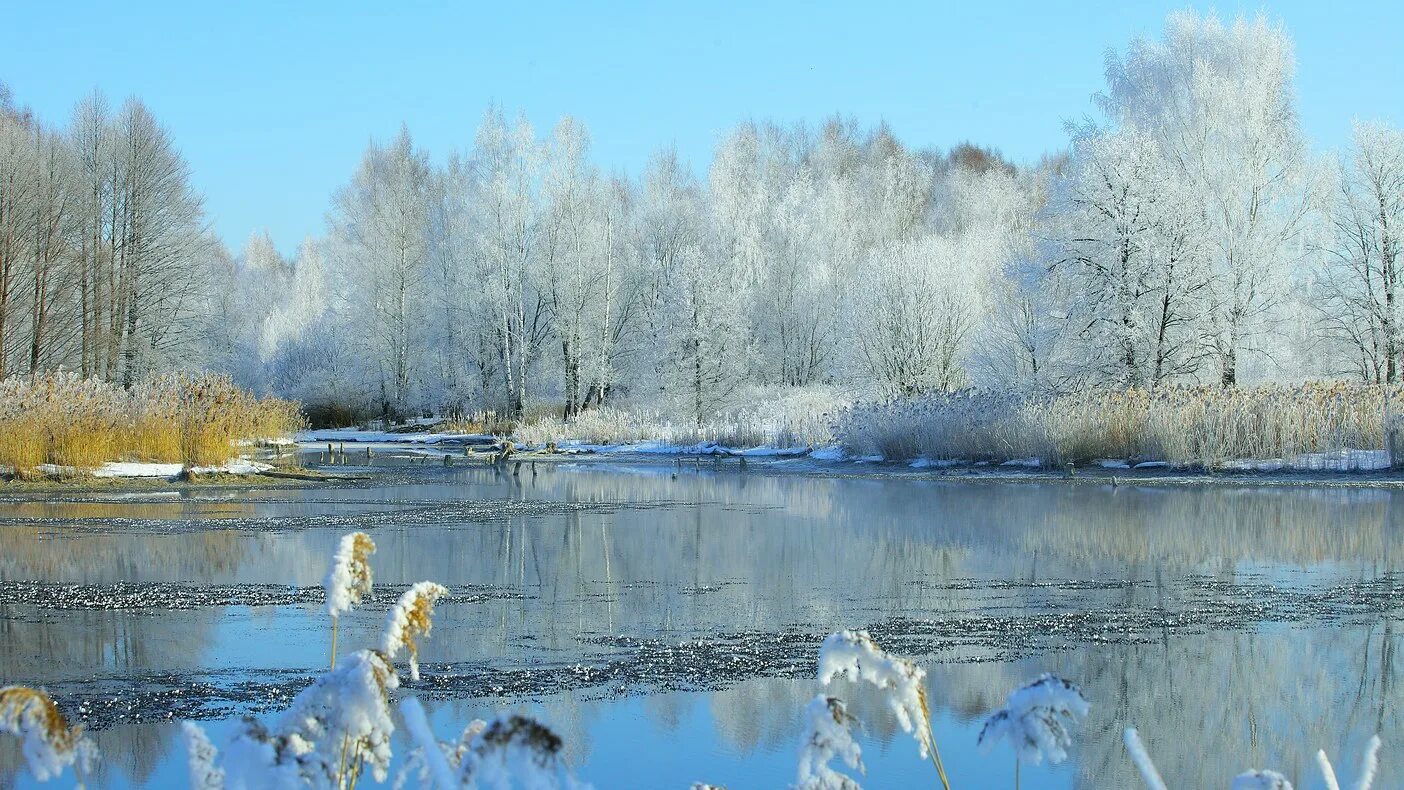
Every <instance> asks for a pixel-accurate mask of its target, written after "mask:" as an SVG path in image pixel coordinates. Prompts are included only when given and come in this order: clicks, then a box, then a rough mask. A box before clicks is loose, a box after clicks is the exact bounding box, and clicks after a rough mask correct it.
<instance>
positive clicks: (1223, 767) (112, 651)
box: [0, 459, 1404, 790]
mask: <svg viewBox="0 0 1404 790" xmlns="http://www.w3.org/2000/svg"><path fill="white" fill-rule="evenodd" d="M383 463H386V464H387V466H386V467H384V468H380V469H377V470H376V471H375V475H374V478H373V479H372V480H370V481H366V482H364V483H362V484H359V485H356V486H343V487H324V488H308V489H294V490H288V489H281V490H279V489H268V490H252V491H238V492H234V491H228V490H218V489H207V490H206V489H198V488H197V489H194V490H190V491H185V492H182V493H179V494H174V495H172V494H170V493H158V492H150V491H148V492H138V493H127V494H117V493H106V492H93V493H84V494H77V493H75V494H71V495H48V496H40V495H33V496H28V497H23V498H20V497H11V498H8V499H6V500H4V501H3V502H0V635H3V639H0V685H4V684H8V683H22V684H27V685H34V686H43V687H45V688H46V689H47V690H48V691H49V692H51V693H52V694H53V695H54V697H55V698H56V699H57V700H58V701H59V703H60V705H61V706H62V707H63V708H64V710H65V711H66V712H68V713H70V714H75V715H76V716H77V717H78V718H80V719H82V720H84V721H86V722H87V723H88V726H89V727H90V728H91V729H93V730H94V731H95V736H96V740H97V743H98V746H99V748H100V749H101V750H102V754H103V769H102V771H103V773H102V775H101V777H100V783H101V784H102V785H103V786H114V787H123V786H153V787H154V786H171V785H181V784H184V772H185V758H184V754H183V747H182V745H181V741H180V738H179V735H178V727H177V726H176V724H175V723H174V722H175V720H176V719H180V718H193V719H200V720H203V721H204V722H205V723H206V724H207V725H208V727H209V729H210V730H211V735H212V737H213V739H214V740H215V742H216V743H217V744H219V743H221V742H222V734H223V732H224V730H225V729H226V728H227V726H228V723H229V722H231V721H235V720H237V719H238V718H239V717H240V716H243V715H246V714H254V715H267V714H269V713H271V712H273V711H275V710H279V709H281V708H282V707H283V706H284V705H285V703H286V701H287V700H288V698H290V697H291V696H292V695H294V694H295V693H296V692H297V691H298V690H299V689H300V688H301V687H302V686H303V685H304V684H305V683H306V682H307V681H308V679H309V678H310V677H311V676H312V675H314V674H316V673H317V672H318V671H320V670H321V669H323V668H324V667H325V664H326V660H327V645H328V639H329V621H328V619H327V618H326V617H325V615H324V613H323V611H322V609H321V606H320V602H321V592H320V585H321V582H322V578H323V576H324V575H325V573H326V567H327V564H328V561H329V558H330V556H331V554H332V551H333V549H334V546H335V544H336V542H337V539H338V538H339V537H340V536H341V535H342V534H344V533H346V532H348V531H351V530H355V529H360V530H364V531H366V532H368V533H370V535H371V536H372V537H373V538H374V540H375V542H376V543H377V544H378V547H379V551H378V552H377V553H376V554H375V555H374V557H373V558H372V565H373V567H374V569H375V581H376V588H377V595H376V597H375V600H374V601H372V602H370V603H368V604H366V605H363V606H362V607H361V608H360V609H358V610H356V611H355V612H354V613H352V614H351V615H349V616H347V617H344V618H343V620H342V626H341V635H340V645H341V646H342V649H343V650H350V649H354V648H356V647H360V646H366V645H369V644H370V643H371V642H372V641H373V640H374V639H375V635H376V634H377V633H378V631H379V628H380V626H381V623H382V621H383V618H384V613H385V611H386V609H387V608H388V607H389V605H390V603H391V602H392V601H393V595H395V594H398V592H400V591H401V590H403V589H404V587H405V586H406V585H408V584H410V583H412V582H415V581H419V580H421V579H431V580H434V581H438V582H441V583H443V584H445V585H448V586H449V587H450V589H451V591H452V597H451V598H448V599H445V600H443V601H441V602H440V604H439V606H438V607H437V615H436V618H435V626H434V630H433V635H432V637H431V638H430V639H429V640H428V641H427V642H426V643H424V644H423V645H422V649H421V663H422V665H423V679H422V680H421V681H420V682H419V683H413V682H410V681H409V679H408V676H407V674H406V676H405V678H404V685H403V687H402V689H401V691H400V696H405V695H416V696H419V697H420V698H421V699H423V700H424V701H425V703H426V706H427V707H428V708H429V709H430V711H431V714H432V718H433V721H434V723H435V726H436V729H437V730H438V734H439V736H440V737H441V738H449V737H451V736H454V737H456V735H457V733H458V732H459V731H460V730H461V729H462V727H463V725H464V724H466V723H467V722H468V721H469V720H470V719H471V718H473V717H478V716H482V717H485V716H488V715H489V714H490V713H491V712H493V711H495V710H500V709H503V708H515V707H521V708H525V709H529V710H531V711H533V712H534V713H535V714H536V715H538V716H539V717H540V718H541V719H542V720H543V721H544V722H545V723H547V724H549V725H550V726H551V727H553V728H554V729H555V730H556V731H557V732H558V733H559V734H560V735H561V736H562V738H563V739H564V741H565V750H566V753H567V755H568V757H569V760H570V762H571V764H572V765H573V766H574V768H575V770H576V773H577V775H578V776H579V777H580V778H581V779H583V780H586V781H589V782H591V783H593V784H594V785H595V786H596V787H600V788H610V787H648V788H666V787H673V788H687V787H688V786H689V785H690V784H691V783H692V782H694V781H707V782H711V783H713V784H717V785H726V786H727V787H729V788H732V790H739V789H740V788H752V787H755V788H776V787H783V786H785V785H786V784H787V783H788V782H790V781H792V780H793V777H794V765H795V755H796V751H797V747H798V740H799V737H800V730H801V720H800V712H801V709H802V707H803V706H804V704H805V702H807V701H808V700H809V699H810V698H811V697H812V696H813V695H814V694H815V692H816V686H815V684H814V682H813V680H812V676H813V673H814V669H815V661H816V655H817V649H818V645H819V642H820V641H821V640H822V638H823V637H824V636H825V635H826V634H828V633H830V632H832V631H835V630H838V629H842V628H867V629H869V630H870V631H871V632H872V633H873V635H874V637H875V638H876V639H877V640H878V641H879V642H880V643H881V644H882V645H883V646H884V647H886V648H888V649H889V650H891V651H893V652H896V653H899V654H902V655H906V656H908V657H911V658H913V659H915V660H916V661H917V662H918V663H920V664H921V665H922V666H924V667H926V668H927V669H928V671H929V696H930V699H931V702H932V709H933V717H934V729H935V732H936V736H937V739H938V743H939V744H940V747H941V750H942V754H943V756H944V758H945V760H946V765H947V770H948V772H949V773H950V776H951V781H952V785H953V787H956V788H976V787H991V786H1011V785H1012V775H1013V770H1012V753H1011V752H1010V750H1009V748H1008V747H1007V746H1004V745H1000V746H998V747H996V748H995V749H994V750H993V751H992V752H991V753H989V754H982V753H980V752H979V751H978V750H977V749H976V748H975V737H976V734H977V733H978V732H979V728H980V725H981V723H982V721H983V718H984V717H985V716H986V715H987V714H988V713H989V712H991V711H992V710H993V709H995V708H997V707H999V705H1000V704H1002V701H1003V698H1004V696H1005V695H1006V694H1007V693H1008V691H1009V690H1010V689H1011V688H1013V687H1014V686H1016V685H1018V684H1020V683H1022V682H1023V681H1025V680H1027V679H1030V678H1032V677H1034V676H1036V675H1037V674H1039V673H1040V672H1044V671H1051V672H1054V673H1057V674H1060V675H1063V676H1065V677H1067V678H1069V679H1070V680H1073V681H1074V682H1077V683H1080V684H1081V685H1082V686H1083V689H1084V692H1085V694H1086V696H1087V698H1088V699H1089V700H1090V702H1091V704H1092V712H1091V715H1090V717H1089V718H1088V720H1087V722H1086V724H1085V726H1083V727H1082V728H1081V731H1080V732H1079V734H1078V739H1077V745H1076V746H1075V747H1074V749H1073V750H1072V757H1071V759H1070V760H1069V761H1068V762H1067V763H1065V764H1063V765H1061V766H1056V767H1048V766H1041V767H1037V768H1031V767H1025V769H1024V771H1023V786H1024V787H1026V788H1030V787H1050V788H1073V787H1135V786H1137V783H1136V782H1137V780H1136V779H1135V775H1134V773H1133V769H1132V767H1131V764H1130V761H1129V760H1128V759H1127V758H1126V756H1125V751H1124V749H1123V747H1122V743H1121V733H1122V729H1123V728H1124V727H1126V726H1128V725H1134V726H1137V727H1138V728H1139V729H1140V731H1141V734H1142V738H1143V739H1144V740H1145V741H1146V744H1147V747H1148V748H1149V750H1150V752H1151V754H1152V755H1153V756H1154V757H1155V759H1156V762H1157V764H1158V765H1159V767H1160V769H1161V771H1162V772H1163V773H1164V775H1165V778H1166V779H1167V781H1168V782H1169V783H1170V785H1171V786H1181V787H1226V786H1227V785H1228V783H1229V780H1230V778H1231V777H1232V776H1234V775H1235V774H1237V773H1238V772H1240V771H1242V770H1244V769H1247V768H1252V767H1271V768H1275V769H1277V770H1279V771H1282V772H1283V773H1285V774H1286V775H1287V776H1288V777H1289V778H1291V779H1293V780H1294V782H1297V783H1298V787H1315V786H1317V785H1318V784H1319V781H1320V780H1319V776H1318V775H1317V774H1316V768H1315V762H1314V755H1315V752H1316V750H1317V749H1318V748H1325V749H1326V751H1327V752H1328V753H1329V754H1331V756H1332V757H1333V759H1334V760H1335V762H1336V766H1337V770H1338V771H1340V772H1341V773H1342V774H1344V776H1343V779H1344V777H1353V776H1354V774H1355V765H1356V763H1357V761H1358V759H1359V753H1360V751H1361V750H1362V749H1363V748H1364V745H1365V742H1366V741H1367V740H1368V738H1369V737H1370V735H1372V734H1374V733H1376V732H1379V734H1380V735H1381V736H1382V738H1383V740H1384V743H1385V747H1384V751H1383V753H1382V757H1383V760H1382V763H1383V764H1382V774H1381V778H1380V781H1379V782H1378V783H1377V786H1381V787H1390V786H1395V785H1397V784H1399V783H1400V782H1401V781H1404V776H1402V775H1401V773H1400V768H1399V761H1398V759H1397V756H1398V755H1399V754H1400V752H1399V751H1397V749H1399V748H1401V747H1404V732H1401V721H1400V718H1399V710H1400V708H1399V703H1400V702H1401V692H1400V690H1399V688H1400V684H1399V680H1400V679H1399V678H1398V677H1397V675H1398V670H1399V668H1400V667H1399V664H1400V663H1401V662H1396V661H1395V649H1396V647H1397V643H1398V635H1397V634H1396V633H1395V631H1394V621H1395V620H1396V619H1399V617H1400V614H1401V611H1400V610H1401V608H1402V607H1404V594H1402V593H1404V575H1401V574H1399V573H1398V571H1397V569H1396V568H1395V567H1394V561H1395V558H1396V557H1397V556H1404V555H1402V554H1401V550H1404V540H1402V539H1401V532H1402V531H1404V523H1401V522H1404V493H1401V492H1396V491H1390V490H1383V489H1369V488H1346V487H1325V486H1322V487H1313V486H1309V485H1308V486H1292V487H1281V488H1270V487H1236V486H1231V485H1214V486H1189V487H1168V486H1156V485H1126V484H1122V485H1120V486H1119V487H1113V486H1112V485H1110V484H1108V483H1106V482H1104V481H1082V482H1078V483H1067V482H1059V481H1044V482H1008V481H994V480H963V479H952V478H928V477H920V476H915V475H912V474H910V473H907V474H902V475H890V476H888V475H882V474H857V473H825V472H822V471H816V470H815V469H814V467H812V466H810V465H808V464H809V462H783V461H777V462H771V463H757V462H753V463H752V464H751V465H750V468H749V469H747V470H740V469H737V468H736V467H735V466H733V465H727V466H724V467H716V466H713V465H712V463H711V462H710V461H704V462H703V463H702V464H701V465H700V467H697V466H693V465H691V464H687V465H684V466H683V467H682V469H681V470H679V471H677V472H675V471H674V469H673V467H672V466H671V465H670V464H669V463H637V464H633V463H626V462H621V463H605V462H599V461H593V462H586V463H553V464H547V463H542V464H538V465H537V468H536V469H535V470H534V471H533V470H532V469H531V468H530V467H529V466H524V467H523V468H522V470H521V474H520V476H519V477H517V476H513V475H511V474H510V473H505V474H504V473H501V472H499V471H497V470H494V469H491V468H483V467H470V468H464V467H457V468H452V469H445V468H442V467H439V466H424V467H418V466H403V465H395V460H394V459H384V461H383ZM850 468H851V467H850ZM840 696H844V697H845V698H847V699H849V701H850V704H851V709H852V710H853V712H855V713H856V714H857V715H858V717H859V718H860V719H862V720H863V722H864V729H863V731H862V732H861V733H860V734H859V740H860V743H862V744H863V747H864V756H865V759H866V761H867V763H868V775H867V777H866V779H864V786H866V787H873V788H882V787H910V786H927V787H930V786H937V782H936V779H935V775H934V772H933V770H932V768H931V766H930V764H929V763H927V762H924V761H923V760H921V759H920V757H919V756H918V754H917V751H916V748H915V746H914V743H913V741H912V740H911V738H910V737H909V736H907V735H906V734H904V733H902V732H901V731H900V730H899V729H897V727H896V723H895V721H893V720H892V719H891V718H890V716H888V715H886V714H885V713H884V711H883V709H881V708H880V706H879V705H878V704H877V703H876V702H875V701H874V700H873V699H871V698H870V697H868V696H866V695H864V694H862V693H861V689H852V688H847V689H840ZM399 751H400V750H399V749H397V752H399ZM32 784H33V781H32V779H30V778H29V777H28V776H27V775H26V774H25V773H24V772H23V770H22V769H21V764H20V758H19V752H18V747H17V744H16V742H15V741H14V739H11V738H5V739H0V787H9V786H19V787H28V786H31V785H32Z"/></svg>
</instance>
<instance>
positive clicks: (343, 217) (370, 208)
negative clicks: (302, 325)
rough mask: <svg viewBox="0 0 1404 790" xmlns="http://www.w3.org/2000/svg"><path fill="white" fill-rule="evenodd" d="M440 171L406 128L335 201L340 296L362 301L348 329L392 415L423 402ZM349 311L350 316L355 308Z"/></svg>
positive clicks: (369, 152)
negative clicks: (434, 216)
mask: <svg viewBox="0 0 1404 790" xmlns="http://www.w3.org/2000/svg"><path fill="white" fill-rule="evenodd" d="M437 189H438V185H437V184H436V177H435V174H434V172H433V169H432V168H431V167H430V165H429V161H428V156H427V154H425V153H424V152H423V151H422V150H420V149H417V148H416V147H415V146H414V141H413V139H412V138H411V137H410V134H409V130H408V129H406V128H402V129H401V130H400V133H399V134H398V135H397V136H396V137H395V139H394V140H393V141H391V142H390V143H389V144H388V145H384V146H382V145H379V144H376V143H374V142H372V143H371V144H370V146H369V147H368V148H367V149H366V153H365V155H364V157H363V158H362V160H361V165H360V167H359V168H358V169H357V171H356V174H355V176H354V177H353V178H352V180H351V183H350V184H348V185H347V186H346V187H344V188H342V189H341V190H340V191H339V192H338V193H337V194H336V196H335V198H334V201H333V211H332V215H331V220H330V221H331V239H330V249H331V254H332V257H333V260H334V261H335V268H334V277H335V278H336V281H337V285H338V287H339V289H340V298H341V299H344V300H345V301H346V302H347V303H348V304H351V305H354V306H355V308H356V313H357V315H356V317H355V319H354V323H355V324H356V327H355V330H354V331H353V332H351V333H349V337H351V338H352V339H353V342H355V343H357V344H358V345H359V346H360V348H361V350H362V351H363V352H364V361H365V370H364V371H362V374H363V375H365V376H367V377H368V379H369V381H368V382H367V383H368V384H370V386H371V387H372V388H373V390H372V393H371V397H372V400H373V401H374V402H375V403H376V404H377V405H378V407H379V410H380V411H381V412H382V413H383V414H386V415H404V414H406V413H408V412H409V411H411V410H413V409H416V408H421V407H422V406H423V405H424V404H423V403H421V401H420V400H419V399H418V398H419V395H420V393H418V392H417V390H416V388H417V387H418V385H419V383H420V380H421V377H422V376H423V365H424V349H425V345H424V339H425V333H424V331H423V327H424V315H425V312H426V310H425V307H426V283H427V281H428V277H429V247H430V228H431V223H430V219H431V207H432V205H433V202H434V201H435V199H436V190H437ZM348 318H350V316H348Z"/></svg>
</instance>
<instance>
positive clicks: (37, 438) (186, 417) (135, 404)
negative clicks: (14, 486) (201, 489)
mask: <svg viewBox="0 0 1404 790" xmlns="http://www.w3.org/2000/svg"><path fill="white" fill-rule="evenodd" d="M302 424H303V420H302V415H301V412H300V411H299V409H298V406H297V405H296V404H294V403H290V402H288V401H283V400H279V399H276V398H258V397H255V396H253V395H251V394H249V393H247V392H245V391H243V390H241V389H239V388H238V387H236V386H235V385H234V383H233V382H232V381H231V380H230V379H229V377H227V376H222V375H216V374H168V375H165V376H160V377H157V378H154V379H150V380H148V381H146V382H143V383H141V384H139V385H137V386H135V387H133V388H132V389H130V390H124V389H122V388H121V387H119V386H117V385H114V384H109V383H106V382H102V381H98V380H96V379H83V378H81V377H79V376H76V375H74V374H71V373H51V374H44V375H39V376H33V377H28V376H26V377H15V378H8V379H4V380H3V381H0V467H7V468H8V469H9V470H11V471H12V472H13V473H14V474H16V475H17V476H22V477H23V476H29V475H32V474H34V473H35V471H36V470H38V469H39V468H40V467H42V466H43V465H45V464H51V465H53V466H54V467H58V468H61V469H65V470H67V469H71V470H88V469H95V468H97V467H99V466H101V465H102V464H104V463H106V462H108V461H118V460H131V461H156V462H166V463H183V464H186V465H189V466H198V465H215V464H221V463H224V462H225V461H227V460H229V459H230V458H231V457H234V456H236V455H238V447H239V446H240V445H241V444H243V443H248V442H252V441H258V440H262V439H273V438H280V437H284V436H289V435H291V434H292V433H293V432H294V431H296V430H298V429H299V428H300V427H301V426H302Z"/></svg>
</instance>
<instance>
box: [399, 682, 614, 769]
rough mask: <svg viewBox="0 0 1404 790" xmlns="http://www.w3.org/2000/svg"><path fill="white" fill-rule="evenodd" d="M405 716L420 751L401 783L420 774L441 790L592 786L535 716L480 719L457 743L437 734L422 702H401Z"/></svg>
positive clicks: (413, 756) (465, 730) (412, 738)
mask: <svg viewBox="0 0 1404 790" xmlns="http://www.w3.org/2000/svg"><path fill="white" fill-rule="evenodd" d="M400 714H401V716H402V717H403V718H404V720H405V729H407V730H408V731H409V734H410V738H411V740H412V741H413V743H414V744H415V749H414V752H413V753H412V754H411V755H410V756H409V758H408V759H407V760H406V763H405V766H404V768H403V769H402V770H401V772H400V776H399V779H398V780H397V784H399V783H400V782H403V781H404V780H406V779H408V778H409V777H410V776H412V775H414V774H416V773H417V774H418V779H419V781H420V784H421V785H422V786H426V787H433V788H438V789H439V790H457V789H458V788H480V787H481V788H507V787H529V788H537V789H538V790H575V789H576V788H579V790H585V788H588V785H585V784H582V783H581V782H579V781H577V780H576V779H575V777H574V776H572V775H571V773H570V771H569V770H568V768H567V766H566V764H565V761H564V760H563V759H562V757H561V747H562V741H561V738H560V736H558V735H556V733H554V732H552V731H551V729H550V728H549V727H547V726H546V725H544V724H542V723H541V722H539V721H537V720H535V719H533V718H531V717H530V716H523V715H521V714H517V713H504V714H501V715H499V716H497V717H496V718H494V719H493V720H492V721H491V722H485V721H483V720H482V719H474V720H473V721H472V722H471V723H470V724H469V725H468V726H467V727H466V728H465V729H464V730H463V734H462V735H461V736H459V739H458V741H457V742H456V743H444V742H441V741H439V740H438V739H437V738H436V737H435V736H434V733H433V730H432V729H431V728H430V725H429V718H428V716H426V715H425V713H424V708H423V707H422V706H421V705H420V703H419V700H416V699H407V700H405V701H404V702H402V703H400Z"/></svg>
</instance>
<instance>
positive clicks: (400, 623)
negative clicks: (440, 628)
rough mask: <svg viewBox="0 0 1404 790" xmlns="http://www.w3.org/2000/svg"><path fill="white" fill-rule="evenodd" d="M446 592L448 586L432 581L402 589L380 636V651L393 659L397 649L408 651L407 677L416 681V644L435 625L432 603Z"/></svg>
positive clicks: (417, 651)
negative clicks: (382, 634)
mask: <svg viewBox="0 0 1404 790" xmlns="http://www.w3.org/2000/svg"><path fill="white" fill-rule="evenodd" d="M447 594H448V588H447V587H444V586H443V585H442V584H435V583H434V582H419V583H418V584H416V585H414V586H413V587H411V588H409V589H408V590H406V591H405V594H404V595H401V596H400V600H399V601H397V602H396V603H395V606H394V608H393V609H391V610H390V614H389V616H388V617H387V618H386V622H385V635H384V636H383V638H382V639H381V648H380V649H381V652H382V653H384V654H385V656H386V658H387V659H389V660H391V661H393V660H394V658H395V656H396V655H398V654H399V652H400V650H402V649H404V650H408V651H409V665H410V677H412V678H413V679H415V680H419V644H418V640H419V639H420V638H421V637H424V638H427V637H428V636H429V631H430V630H431V629H432V628H433V627H434V620H433V618H434V603H435V602H436V601H438V600H439V598H441V597H442V596H444V595H447Z"/></svg>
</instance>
